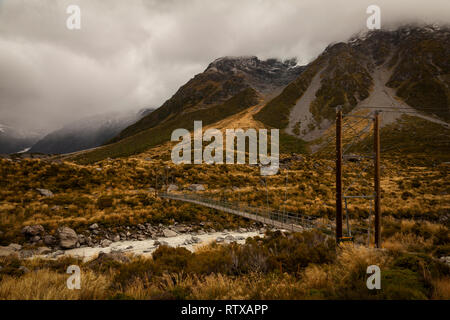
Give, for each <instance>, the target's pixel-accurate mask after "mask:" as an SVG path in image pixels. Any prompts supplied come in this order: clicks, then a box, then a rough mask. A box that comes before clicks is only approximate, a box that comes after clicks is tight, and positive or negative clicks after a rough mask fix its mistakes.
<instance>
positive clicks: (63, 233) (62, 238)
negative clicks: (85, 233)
mask: <svg viewBox="0 0 450 320" xmlns="http://www.w3.org/2000/svg"><path fill="white" fill-rule="evenodd" d="M58 238H59V245H60V247H61V248H63V249H73V248H75V247H76V246H77V242H78V235H77V233H76V232H75V231H74V230H73V229H70V228H68V227H62V228H59V229H58Z"/></svg>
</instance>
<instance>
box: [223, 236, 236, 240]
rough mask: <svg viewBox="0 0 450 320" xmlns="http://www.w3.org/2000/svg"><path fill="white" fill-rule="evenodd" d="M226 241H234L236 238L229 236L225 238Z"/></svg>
mask: <svg viewBox="0 0 450 320" xmlns="http://www.w3.org/2000/svg"><path fill="white" fill-rule="evenodd" d="M225 240H228V241H234V240H235V239H234V237H233V236H232V235H228V236H226V237H225Z"/></svg>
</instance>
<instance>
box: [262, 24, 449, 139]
mask: <svg viewBox="0 0 450 320" xmlns="http://www.w3.org/2000/svg"><path fill="white" fill-rule="evenodd" d="M449 56H450V31H449V29H448V28H439V27H437V26H428V27H412V26H407V27H402V28H399V29H397V30H393V31H387V30H381V31H374V32H369V33H367V34H363V35H358V36H357V37H354V38H353V39H351V40H350V41H349V42H347V43H337V44H332V45H330V46H328V47H327V48H326V50H325V51H324V52H323V53H322V54H321V55H320V56H319V57H318V58H317V59H316V60H314V61H313V62H312V63H310V64H309V65H308V66H307V67H306V70H305V71H304V72H303V73H302V74H301V75H300V76H299V77H298V78H297V79H295V80H294V81H293V82H292V83H290V84H289V85H288V86H287V87H286V88H285V89H284V91H283V92H282V93H281V94H280V95H278V96H277V97H275V98H274V99H272V100H271V101H270V102H269V103H268V104H267V105H266V106H265V107H264V108H263V109H262V110H261V111H260V112H259V113H258V114H257V115H256V116H255V118H256V119H257V120H259V121H262V122H263V123H265V124H266V125H269V126H272V127H278V128H284V129H286V132H287V133H288V134H290V135H293V136H296V137H299V138H301V139H304V140H307V141H312V140H314V139H317V138H318V137H320V136H321V135H322V134H323V133H324V132H325V131H326V130H327V129H328V128H329V127H330V126H331V125H332V123H333V121H334V114H335V107H336V106H338V105H343V106H344V113H347V112H352V111H354V110H357V109H359V108H368V110H370V109H372V108H374V107H380V106H381V107H384V108H386V107H390V109H389V111H388V110H386V111H388V112H386V113H385V115H384V117H385V120H386V121H385V122H384V125H387V124H390V123H392V122H394V121H395V120H396V119H398V118H399V117H401V115H402V114H403V113H405V111H406V112H408V113H410V114H413V115H415V116H417V117H421V118H424V119H427V120H428V121H433V122H436V123H441V124H442V125H446V122H448V121H449V119H450V109H449V108H450V90H449V85H450V61H449V59H448V57H449Z"/></svg>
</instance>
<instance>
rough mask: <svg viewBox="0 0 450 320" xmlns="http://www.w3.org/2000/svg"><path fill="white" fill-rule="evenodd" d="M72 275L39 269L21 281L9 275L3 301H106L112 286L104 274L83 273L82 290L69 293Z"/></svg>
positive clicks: (0, 294) (0, 293) (0, 295)
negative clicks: (109, 286)
mask: <svg viewBox="0 0 450 320" xmlns="http://www.w3.org/2000/svg"><path fill="white" fill-rule="evenodd" d="M68 277H69V275H65V274H60V273H57V272H55V271H50V270H46V269H43V270H38V271H36V272H30V273H27V274H25V275H23V276H21V277H20V278H16V277H11V276H5V277H4V278H3V279H2V281H1V282H0V299H4V300H61V299H63V300H80V299H81V300H93V299H105V298H106V290H107V287H108V285H109V283H108V281H107V279H106V277H105V276H103V275H98V274H94V273H93V272H91V271H87V272H83V273H82V284H81V289H80V290H69V289H68V288H67V284H66V281H67V279H68Z"/></svg>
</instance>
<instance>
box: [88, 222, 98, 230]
mask: <svg viewBox="0 0 450 320" xmlns="http://www.w3.org/2000/svg"><path fill="white" fill-rule="evenodd" d="M89 229H91V230H96V229H98V224H96V223H93V224H91V225H90V226H89Z"/></svg>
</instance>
